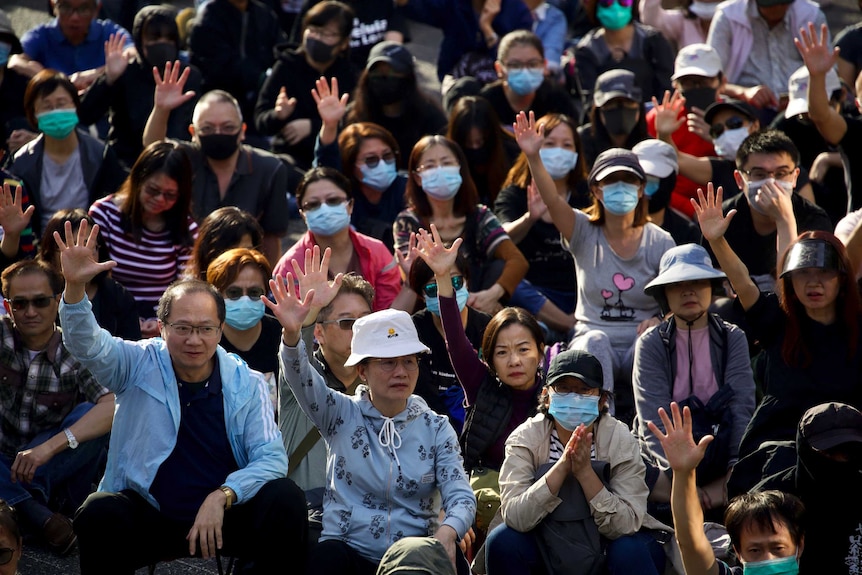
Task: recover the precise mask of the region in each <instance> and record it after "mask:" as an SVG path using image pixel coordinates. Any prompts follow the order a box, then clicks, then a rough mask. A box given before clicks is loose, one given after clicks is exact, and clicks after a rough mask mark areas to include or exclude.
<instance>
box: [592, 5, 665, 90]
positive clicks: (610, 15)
mask: <svg viewBox="0 0 862 575" xmlns="http://www.w3.org/2000/svg"><path fill="white" fill-rule="evenodd" d="M585 11H586V13H587V15H588V16H589V17H590V20H591V21H592V22H594V23H596V24H595V25H596V27H595V28H593V29H592V30H590V31H589V32H588V33H587V34H586V35H585V36H584V37H583V38H581V39H580V41H579V42H578V43H577V46H576V47H575V59H576V61H577V66H576V68H577V70H576V72H577V76H578V79H579V81H580V85H581V86H582V87H583V89H584V90H587V91H589V90H592V89H593V86H596V85H597V82H598V78H599V76H601V75H602V74H603V73H605V72H608V71H609V70H618V69H621V70H628V71H630V72H632V73H633V74H634V75H635V81H634V84H635V85H636V86H639V87H640V89H641V98H642V99H643V102H649V100H650V98H652V97H653V96H655V97H661V95H662V94H664V92H665V90H668V89H670V75H671V73H672V72H673V58H674V52H673V50H672V49H671V46H670V43H669V42H668V41H667V39H665V37H664V36H663V35H662V33H661V32H659V31H658V30H656V29H655V28H652V27H650V26H644V25H643V24H641V23H640V21H639V19H638V12H637V4H636V2H635V0H597V1H596V2H595V3H591V4H588V5H586V4H585ZM587 93H588V94H589V92H587ZM639 101H640V100H639Z"/></svg>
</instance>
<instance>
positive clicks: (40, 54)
mask: <svg viewBox="0 0 862 575" xmlns="http://www.w3.org/2000/svg"><path fill="white" fill-rule="evenodd" d="M111 34H125V36H126V43H125V47H126V48H128V47H129V46H134V42H133V41H132V35H131V34H129V33H128V32H127V31H126V30H125V29H124V28H123V27H122V26H120V25H119V24H115V23H113V22H111V21H110V20H93V21H92V22H91V23H90V31H89V32H88V33H87V37H86V38H85V39H84V41H83V42H81V43H80V44H78V45H77V46H73V45H72V44H71V43H70V42H69V41H68V40H67V39H66V37H65V36H63V32H61V31H60V23H59V21H58V20H57V19H56V18H54V19H53V20H52V21H50V22H48V23H47V24H42V25H41V26H36V27H35V28H33V29H32V30H29V31H28V32H27V33H26V34H24V37H23V38H21V46H23V48H24V53H25V54H26V55H27V56H28V57H30V59H32V60H35V61H37V62H39V63H40V64H42V65H43V66H44V67H46V68H53V69H54V70H59V71H60V72H63V73H64V74H66V75H67V76H71V75H72V74H74V73H75V72H81V71H83V70H92V69H93V68H98V67H100V66H104V65H105V42H107V41H108V38H109V37H110V36H111Z"/></svg>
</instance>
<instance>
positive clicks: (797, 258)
mask: <svg viewBox="0 0 862 575" xmlns="http://www.w3.org/2000/svg"><path fill="white" fill-rule="evenodd" d="M804 268H820V269H823V270H840V269H841V266H840V264H839V258H838V252H836V251H835V247H834V246H833V245H832V244H830V243H829V242H827V241H826V240H820V239H815V238H809V239H804V240H799V241H798V242H796V243H795V244H793V247H791V248H790V249H789V250H788V251H787V256H786V257H785V258H784V269H783V270H782V271H781V276H779V277H784V276H785V275H787V274H789V273H790V272H792V271H794V270H801V269H804Z"/></svg>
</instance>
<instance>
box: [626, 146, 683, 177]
mask: <svg viewBox="0 0 862 575" xmlns="http://www.w3.org/2000/svg"><path fill="white" fill-rule="evenodd" d="M632 152H634V153H635V155H636V156H637V157H638V162H640V165H641V167H642V168H643V169H644V172H645V173H646V175H648V176H655V177H656V178H666V177H668V176H669V175H671V174H672V173H676V172H679V161H678V159H677V156H676V150H675V149H674V147H673V146H671V145H670V144H668V143H667V142H662V141H661V140H656V139H654V138H650V139H648V140H643V141H642V142H638V143H637V144H636V145H635V147H634V148H632Z"/></svg>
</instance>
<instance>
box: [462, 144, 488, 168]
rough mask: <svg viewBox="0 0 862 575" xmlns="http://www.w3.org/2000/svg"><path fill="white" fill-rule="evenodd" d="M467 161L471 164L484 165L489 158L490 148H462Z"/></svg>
mask: <svg viewBox="0 0 862 575" xmlns="http://www.w3.org/2000/svg"><path fill="white" fill-rule="evenodd" d="M464 155H465V156H466V157H467V163H468V164H469V165H471V166H484V165H485V164H487V163H488V161H489V160H490V159H491V150H489V149H488V148H486V147H485V146H482V147H481V148H464Z"/></svg>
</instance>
